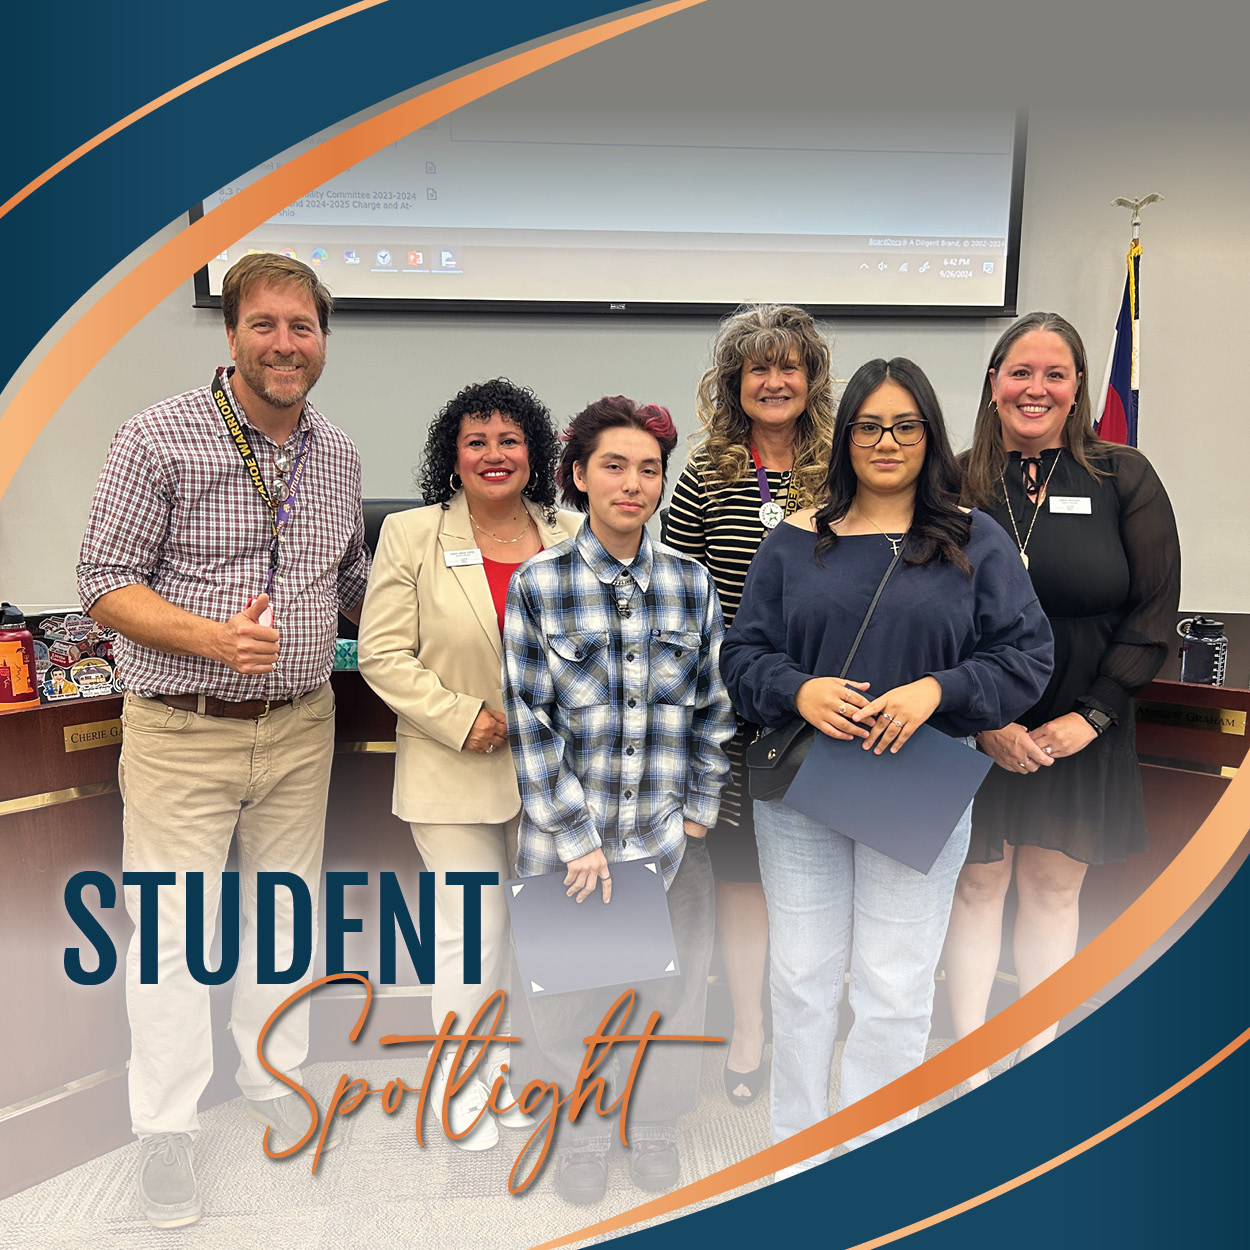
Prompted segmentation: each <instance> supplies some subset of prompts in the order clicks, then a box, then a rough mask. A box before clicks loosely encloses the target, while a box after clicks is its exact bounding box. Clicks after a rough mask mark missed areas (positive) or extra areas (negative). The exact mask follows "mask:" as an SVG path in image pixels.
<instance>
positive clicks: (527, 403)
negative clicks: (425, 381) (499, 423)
mask: <svg viewBox="0 0 1250 1250" xmlns="http://www.w3.org/2000/svg"><path fill="white" fill-rule="evenodd" d="M492 412H499V413H502V414H503V415H504V416H505V417H508V418H509V419H510V420H511V421H512V422H513V423H514V424H515V425H516V426H517V428H518V429H519V430H520V431H521V433H522V434H524V435H525V445H526V448H527V449H528V451H529V460H530V480H529V481H528V482H527V483H526V484H525V489H524V490H523V491H522V492H521V493H522V494H523V495H524V496H525V497H526V499H529V500H531V501H532V502H533V503H536V504H538V505H539V506H540V507H541V508H542V510H543V515H544V516H545V517H546V519H547V521H548V523H551V522H552V521H554V520H555V515H556V509H555V504H556V463H557V462H558V460H559V459H560V446H559V443H558V442H557V440H556V431H555V426H554V425H553V424H552V420H551V413H550V412H549V411H548V410H547V406H546V405H545V404H544V403H543V402H542V401H541V400H540V399H539V398H538V396H537V395H535V394H534V392H533V391H531V390H530V389H529V387H528V386H517V385H516V384H515V383H514V382H510V381H509V380H508V379H507V378H492V379H491V380H490V381H489V382H474V383H473V384H472V385H471V386H466V387H465V388H464V390H462V391H461V392H460V393H459V394H457V395H456V396H455V397H454V398H453V399H450V400H448V402H447V403H446V404H444V405H443V407H442V410H441V411H440V412H439V414H438V416H436V417H435V418H434V420H433V421H431V422H430V429H429V433H428V434H427V435H426V437H425V450H424V451H423V452H422V454H421V469H420V473H419V476H418V485H419V487H420V490H421V498H422V499H424V500H425V502H426V503H427V504H430V503H436V504H440V505H441V506H442V507H443V508H444V509H445V508H446V507H447V505H448V502H449V501H450V499H451V497H452V495H454V494H455V493H456V491H457V490H458V489H459V487H457V486H453V485H452V481H451V479H452V476H453V474H454V473H455V471H456V439H458V438H459V437H460V424H461V422H462V421H463V419H464V418H465V417H478V418H480V419H481V420H483V421H487V420H489V419H490V415H491V413H492Z"/></svg>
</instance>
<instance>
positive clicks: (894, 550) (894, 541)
mask: <svg viewBox="0 0 1250 1250" xmlns="http://www.w3.org/2000/svg"><path fill="white" fill-rule="evenodd" d="M859 515H860V516H862V517H863V518H864V520H865V521H867V522H868V524H869V525H871V526H872V528H873V529H875V530H876V531H877V533H878V534H880V535H881V537H882V538H884V539H885V541H886V542H888V543H889V544H890V554H891V555H894V556H896V555H898V553H899V549H900V548H901V547H902V545H903V544H904V543H905V542H906V541H907V535H908V534H909V533H910V532H911V527H910V526H909V527H908V528H907V529H905V530H904V531H903V532H902V533H901V534H900V535H899V536H898V537H897V538H893V537H891V536H890V535H889V534H887V533H886V532H885V530H883V529H882V528H881V526H879V525H878V524H877V523H876V521H874V520H873V519H872V517H870V516H869V515H868V513H866V512H865V511H864V510H863V508H860V510H859Z"/></svg>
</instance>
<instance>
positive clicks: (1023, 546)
mask: <svg viewBox="0 0 1250 1250" xmlns="http://www.w3.org/2000/svg"><path fill="white" fill-rule="evenodd" d="M1062 455H1063V448H1062V447H1060V448H1059V455H1058V456H1056V457H1055V458H1054V460H1052V461H1051V463H1050V472H1049V473H1047V474H1046V480H1045V481H1044V482H1043V483H1042V489H1041V490H1040V491H1038V494H1037V503H1036V505H1035V506H1034V508H1033V519H1032V520H1031V521H1030V522H1029V532H1028V533H1027V534H1025V536H1024V542H1021V541H1020V527H1019V526H1018V525H1017V524H1016V514H1015V513H1014V512H1012V510H1011V500H1010V499H1008V498H1007V477H1006V474H1005V473H1000V474H999V475H998V481H999V484H1000V485H1001V486H1002V488H1003V503H1005V504H1006V505H1007V515H1008V516H1009V517H1010V518H1011V530H1012V533H1013V534H1015V536H1016V546H1017V547H1019V548H1020V559H1021V561H1022V562H1023V564H1024V567H1025V568H1026V569H1027V568H1028V567H1029V557H1028V554H1027V551H1026V548H1027V547H1028V545H1029V539H1030V538H1032V537H1033V527H1034V526H1035V525H1036V524H1037V514H1038V513H1039V512H1041V510H1042V496H1043V495H1045V494H1046V493H1047V488H1048V487H1049V486H1050V479H1051V478H1052V477H1053V476H1054V473H1055V465H1057V464H1058V463H1059V456H1062Z"/></svg>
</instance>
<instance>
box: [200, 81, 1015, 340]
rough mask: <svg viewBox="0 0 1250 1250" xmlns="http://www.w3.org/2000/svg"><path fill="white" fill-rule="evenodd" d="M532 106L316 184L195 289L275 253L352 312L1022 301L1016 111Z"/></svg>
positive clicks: (447, 126) (216, 290) (417, 141)
mask: <svg viewBox="0 0 1250 1250" xmlns="http://www.w3.org/2000/svg"><path fill="white" fill-rule="evenodd" d="M521 104H522V105H523V107H518V101H517V99H516V93H515V92H512V93H510V94H509V93H504V92H499V93H496V94H495V95H492V96H488V97H486V98H485V99H483V100H481V101H478V102H476V103H473V104H470V105H467V106H465V107H464V108H461V109H459V110H457V111H456V112H455V113H452V114H450V115H448V116H447V117H445V118H442V119H440V120H439V121H437V122H435V123H433V124H431V125H429V126H426V127H424V128H423V129H421V130H417V131H414V132H413V133H411V134H409V135H408V136H406V137H405V138H404V139H402V140H401V141H399V142H398V143H395V144H393V145H391V146H390V147H387V148H385V149H383V150H382V151H380V152H378V153H377V154H376V155H374V156H372V157H370V158H369V159H368V160H366V161H362V162H361V163H360V164H358V165H355V166H353V167H352V168H351V169H350V170H348V171H347V172H345V173H343V174H341V175H339V176H338V177H337V178H335V179H333V180H332V181H331V182H328V183H326V184H325V185H324V186H322V187H318V188H317V189H316V190H315V191H312V192H310V193H309V194H308V195H306V196H304V197H303V198H302V199H300V200H298V201H297V202H296V203H294V204H292V205H290V206H289V207H288V208H285V209H283V210H282V212H280V213H279V214H278V215H277V216H276V217H274V218H272V219H271V220H269V221H267V222H265V223H264V224H263V225H262V226H260V227H258V228H257V229H256V230H255V231H254V232H253V233H251V234H249V235H248V236H247V237H246V238H243V239H240V240H239V241H238V243H237V245H235V246H233V247H230V248H227V249H226V251H224V252H223V253H222V254H221V255H220V256H218V257H217V258H216V259H215V260H214V261H212V262H211V263H210V264H209V265H208V266H207V268H206V269H205V270H202V271H201V272H200V274H199V275H198V277H197V281H196V302H197V304H201V305H213V304H215V303H217V302H219V298H220V294H221V280H222V277H223V275H224V274H225V272H226V270H227V269H228V268H229V267H230V265H231V263H233V261H235V260H237V259H238V257H239V256H242V255H244V254H246V253H247V252H248V251H249V250H260V251H274V252H286V253H288V254H290V255H292V256H295V257H298V258H299V259H300V260H303V261H306V262H307V263H309V264H311V265H313V266H314V267H315V268H317V269H319V270H320V271H321V274H322V277H323V279H324V280H325V282H326V284H327V285H328V286H329V288H330V290H331V291H332V292H333V293H334V296H335V299H336V303H337V304H338V306H339V307H346V308H351V307H365V308H377V307H385V308H396V307H410V308H413V309H438V310H481V311H492V312H494V311H500V310H518V311H526V310H532V311H547V312H551V311H573V312H601V313H646V312H654V313H722V312H724V311H727V310H729V309H731V308H734V307H736V306H737V305H739V304H741V303H744V302H748V301H750V302H753V301H784V302H791V303H798V304H803V305H806V306H807V307H809V308H811V309H812V310H813V311H817V312H825V313H833V312H842V313H854V314H861V315H862V314H869V315H871V314H907V315H939V316H951V315H962V316H966V315H970V314H971V315H981V316H1004V315H1012V314H1014V312H1015V299H1016V273H1017V264H1018V259H1017V258H1018V245H1019V234H1020V206H1021V201H1022V193H1023V167H1024V133H1025V124H1024V120H1023V118H1022V117H1020V116H1017V115H1016V114H1014V113H1013V112H1011V111H1009V110H1001V109H1000V110H997V111H993V110H988V111H985V112H967V111H962V112H952V111H946V112H944V111H942V110H928V111H925V112H920V111H916V112H912V113H904V112H893V111H875V110H874V111H871V112H864V113H859V114H856V113H847V112H845V111H832V110H831V111H829V112H828V113H827V114H821V113H819V112H815V111H812V110H810V109H808V110H806V111H803V112H801V113H800V112H797V111H796V112H795V113H793V114H787V113H785V112H769V113H761V112H759V111H758V110H754V111H748V110H745V109H740V110H739V111H734V110H732V109H729V110H727V109H723V108H718V109H709V110H707V111H703V110H697V109H691V108H686V109H684V110H682V111H678V112H675V113H674V112H672V111H671V110H670V109H668V108H665V107H656V105H655V103H654V101H651V102H648V101H644V100H639V101H631V102H629V103H628V104H626V105H622V104H621V103H619V102H618V103H616V104H615V105H614V107H612V108H611V109H610V110H609V109H601V110H596V109H594V108H588V109H573V108H568V107H559V106H558V105H555V104H552V103H548V102H544V101H543V100H542V99H541V98H536V99H531V98H529V97H523V98H522V100H521ZM326 137H328V136H327V135H325V134H323V135H321V136H317V137H316V138H315V139H311V140H309V141H308V143H307V144H305V145H302V146H303V147H304V148H307V147H309V146H312V145H313V144H314V143H318V142H321V141H322V140H324V139H325V138H326ZM300 150H301V149H299V148H297V149H295V150H294V151H292V152H288V153H284V154H283V155H282V156H280V157H277V158H275V159H274V160H273V161H270V162H267V164H266V165H265V166H264V167H262V168H261V169H259V170H254V171H252V172H251V173H250V174H248V175H246V176H245V177H243V178H240V179H237V180H236V181H234V182H233V183H231V184H230V185H228V186H225V187H223V188H221V190H220V191H219V192H218V193H217V194H216V195H214V196H212V197H210V198H209V199H208V200H206V201H205V202H204V204H203V205H202V206H199V207H198V208H196V209H194V210H192V218H193V219H194V218H195V217H197V216H198V215H200V214H201V213H204V212H211V211H212V209H213V208H214V207H215V206H216V205H217V204H219V203H221V202H222V201H223V200H225V199H227V198H229V197H230V196H231V195H233V194H235V193H236V192H237V191H238V190H240V189H241V188H242V187H244V186H246V185H247V184H248V183H249V182H251V181H253V180H254V179H255V178H257V177H259V176H261V175H262V174H263V173H266V172H268V171H269V170H270V169H273V168H276V167H278V166H279V165H280V164H282V163H283V161H284V160H286V159H290V157H292V156H294V155H296V154H298V152H299V151H300Z"/></svg>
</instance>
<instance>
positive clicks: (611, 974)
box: [504, 859, 681, 998]
mask: <svg viewBox="0 0 1250 1250" xmlns="http://www.w3.org/2000/svg"><path fill="white" fill-rule="evenodd" d="M611 868H612V901H611V902H610V903H608V904H606V905H605V904H604V901H603V895H602V894H601V893H600V892H599V891H598V890H596V891H595V893H594V894H592V895H591V896H590V897H589V898H588V899H586V901H585V902H583V903H576V902H574V901H573V899H571V898H568V897H566V895H565V891H566V890H567V889H568V886H566V885H565V884H564V878H565V876H566V875H567V874H566V872H565V871H564V870H563V869H561V870H560V871H559V872H549V873H545V874H544V875H543V876H541V877H517V878H515V879H513V880H511V881H507V882H505V883H504V890H505V895H506V897H507V900H508V913H509V915H510V917H511V919H512V942H513V945H514V946H515V947H516V957H517V965H518V967H519V968H520V971H521V983H522V986H523V988H524V990H525V996H526V997H527V998H536V997H545V996H547V995H550V994H567V993H569V992H570V991H572V990H594V989H599V988H601V987H602V986H605V985H628V986H633V985H637V984H638V983H639V982H641V981H653V980H655V979H656V978H657V977H675V976H678V975H679V974H680V972H681V969H680V968H679V967H678V966H677V947H676V946H675V945H674V943H673V926H672V923H671V921H670V920H669V918H668V900H667V899H666V898H665V896H664V876H663V874H662V873H661V872H660V866H659V864H657V863H656V861H655V860H654V859H631V860H625V861H623V862H622V863H619V864H613V865H611Z"/></svg>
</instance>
